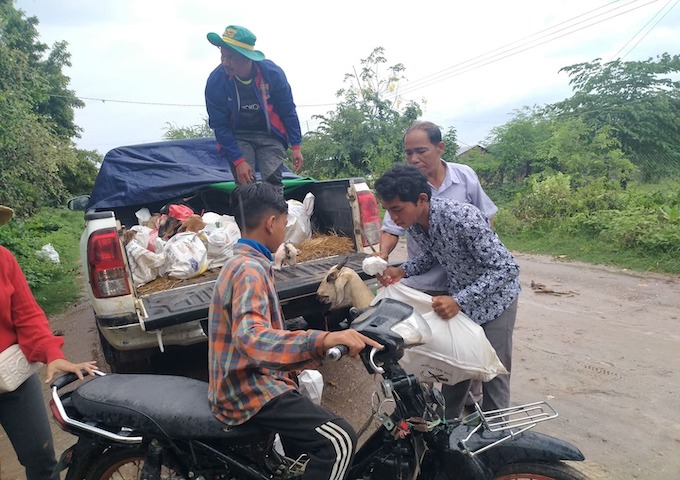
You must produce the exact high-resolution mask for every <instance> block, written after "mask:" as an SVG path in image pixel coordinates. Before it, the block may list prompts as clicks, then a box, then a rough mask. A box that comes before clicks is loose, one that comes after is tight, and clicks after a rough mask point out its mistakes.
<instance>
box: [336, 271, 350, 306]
mask: <svg viewBox="0 0 680 480" xmlns="http://www.w3.org/2000/svg"><path fill="white" fill-rule="evenodd" d="M347 280H348V277H347V275H339V276H338V278H337V279H336V280H335V285H334V286H335V306H336V307H339V306H340V305H342V304H343V303H345V286H347Z"/></svg>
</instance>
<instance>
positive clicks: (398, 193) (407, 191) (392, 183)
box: [375, 165, 431, 203]
mask: <svg viewBox="0 0 680 480" xmlns="http://www.w3.org/2000/svg"><path fill="white" fill-rule="evenodd" d="M375 191H376V192H378V196H379V197H380V198H382V199H383V200H388V201H389V200H394V199H396V198H398V199H399V200H401V201H402V202H412V203H418V197H419V196H420V194H421V193H426V194H427V200H428V201H429V200H430V195H431V192H430V184H429V183H427V177H426V176H425V175H424V174H423V173H422V172H421V171H420V170H418V169H417V168H416V167H414V166H413V165H397V166H395V167H392V168H391V169H389V170H388V171H386V172H385V173H384V174H383V176H382V177H380V178H379V179H378V180H377V181H376V182H375Z"/></svg>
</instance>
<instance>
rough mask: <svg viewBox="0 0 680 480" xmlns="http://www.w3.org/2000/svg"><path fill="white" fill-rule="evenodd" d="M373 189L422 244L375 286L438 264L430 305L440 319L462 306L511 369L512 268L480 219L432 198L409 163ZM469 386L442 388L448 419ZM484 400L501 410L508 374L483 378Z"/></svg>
mask: <svg viewBox="0 0 680 480" xmlns="http://www.w3.org/2000/svg"><path fill="white" fill-rule="evenodd" d="M375 189H376V191H377V193H378V195H379V196H380V199H381V202H382V206H383V208H385V210H386V211H388V212H389V214H390V217H391V218H392V220H394V222H395V223H396V224H397V225H398V226H399V227H402V228H406V229H407V230H408V233H409V235H411V236H412V237H413V239H414V240H415V241H416V242H417V243H418V245H419V246H420V248H421V252H420V253H419V254H418V255H416V256H414V257H412V258H410V259H409V260H407V261H406V262H405V263H403V264H402V265H401V267H388V268H387V269H386V270H385V272H384V273H383V275H382V276H379V280H380V281H381V283H382V284H383V285H389V284H390V283H394V282H398V281H399V280H401V279H402V278H406V277H410V276H412V275H418V274H420V273H422V272H426V271H428V270H429V269H430V268H431V267H432V265H433V264H435V263H436V262H438V263H439V264H440V265H441V266H442V267H443V268H444V270H445V271H446V277H447V291H448V295H438V296H433V297H432V308H433V310H434V311H435V312H436V313H437V314H438V315H439V316H440V317H442V318H447V319H450V318H452V317H454V316H455V315H456V314H457V313H458V312H460V311H463V312H464V313H465V314H466V315H467V316H469V317H470V318H471V319H472V320H474V321H475V322H476V323H478V324H479V325H481V326H482V328H484V331H485V333H486V335H487V338H488V339H489V342H490V343H491V345H493V347H494V348H495V349H496V353H497V355H498V357H499V358H500V360H501V362H503V365H504V366H505V368H507V369H508V371H510V370H511V366H512V331H513V329H514V325H515V318H516V315H517V297H518V296H519V292H520V290H521V288H520V284H519V266H518V265H517V263H516V262H515V259H514V257H513V256H512V254H511V253H510V252H509V251H508V250H507V248H505V246H504V245H503V243H502V242H501V241H500V239H499V238H498V235H496V233H495V232H494V231H493V230H492V229H491V227H490V226H489V223H488V221H487V219H486V218H485V217H484V216H483V215H482V213H481V212H480V211H479V209H478V208H476V207H474V206H472V205H470V204H466V203H461V202H458V201H455V200H450V199H446V198H431V190H430V185H429V184H428V182H427V177H426V176H425V175H424V174H422V173H421V172H420V171H419V170H418V169H417V168H416V167H414V166H410V165H398V166H396V167H394V168H392V169H391V170H389V171H388V172H386V173H385V174H384V175H383V176H382V177H380V178H379V179H378V181H377V182H376V183H375ZM468 387H469V380H468V381H466V382H461V383H459V384H457V385H455V386H454V387H453V388H448V389H445V390H444V392H443V393H444V397H445V398H446V400H447V404H449V405H448V406H447V409H446V416H447V417H449V418H452V417H455V416H458V415H459V414H460V412H461V411H462V409H463V406H464V404H465V393H466V392H467V390H468ZM461 393H462V394H461ZM483 398H484V399H483V403H482V409H483V410H496V409H499V408H506V407H508V406H509V405H510V376H509V375H499V376H497V377H496V378H494V379H493V380H491V381H490V382H487V383H485V384H484V396H483ZM449 402H450V403H449Z"/></svg>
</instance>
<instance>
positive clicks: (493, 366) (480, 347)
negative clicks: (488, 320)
mask: <svg viewBox="0 0 680 480" xmlns="http://www.w3.org/2000/svg"><path fill="white" fill-rule="evenodd" d="M382 298H393V299H395V300H399V301H402V302H404V303H407V304H408V305H411V306H413V307H414V309H415V310H416V311H417V312H418V313H420V314H421V315H423V317H424V318H425V320H426V321H427V323H428V324H429V325H430V328H431V329H432V340H431V341H430V342H428V343H427V344H425V345H420V346H417V347H412V348H409V349H406V350H405V352H404V356H403V358H402V359H401V360H400V361H399V363H400V364H401V366H402V367H403V368H404V370H406V372H407V373H411V374H413V375H415V376H417V377H418V378H419V380H422V381H427V382H440V383H445V384H448V385H454V384H456V383H458V382H462V381H463V380H468V379H473V380H481V381H482V382H488V381H489V380H491V379H493V378H494V377H495V376H496V375H500V374H507V373H508V371H507V370H506V369H505V367H504V366H503V364H502V363H501V361H500V360H499V358H498V356H497V355H496V351H495V350H494V348H493V347H492V346H491V344H490V343H489V340H488V339H487V338H486V335H485V334H484V329H482V327H481V326H479V325H477V324H476V323H475V322H473V321H472V320H471V319H470V318H469V317H468V316H467V315H465V314H464V313H463V312H460V313H459V314H458V315H456V316H455V317H453V318H451V319H449V320H444V319H443V318H441V317H440V316H439V315H437V314H436V313H435V312H434V311H433V310H432V297H431V296H430V295H427V294H426V293H423V292H421V291H419V290H416V289H413V288H410V287H407V286H406V285H403V284H401V283H395V284H393V285H389V286H387V287H385V288H381V289H380V290H378V294H377V295H376V298H375V300H374V301H373V302H372V304H375V303H376V302H377V301H378V300H380V299H382Z"/></svg>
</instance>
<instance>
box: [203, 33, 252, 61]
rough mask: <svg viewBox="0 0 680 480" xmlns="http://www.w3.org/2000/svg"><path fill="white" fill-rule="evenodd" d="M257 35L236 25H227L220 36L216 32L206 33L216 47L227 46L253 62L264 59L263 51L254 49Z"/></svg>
mask: <svg viewBox="0 0 680 480" xmlns="http://www.w3.org/2000/svg"><path fill="white" fill-rule="evenodd" d="M255 40H257V37H256V36H255V34H253V32H251V31H250V30H248V29H247V28H244V27H239V26H238V25H229V26H228V27H227V28H226V29H225V30H224V33H223V34H222V36H221V37H220V36H219V35H218V34H216V33H209V34H208V41H209V42H210V43H212V44H213V45H215V46H217V47H229V48H231V49H232V50H234V51H236V52H238V53H240V54H241V55H243V56H244V57H246V58H249V59H251V60H253V61H255V62H260V61H262V60H264V53H262V52H260V51H259V50H255Z"/></svg>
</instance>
